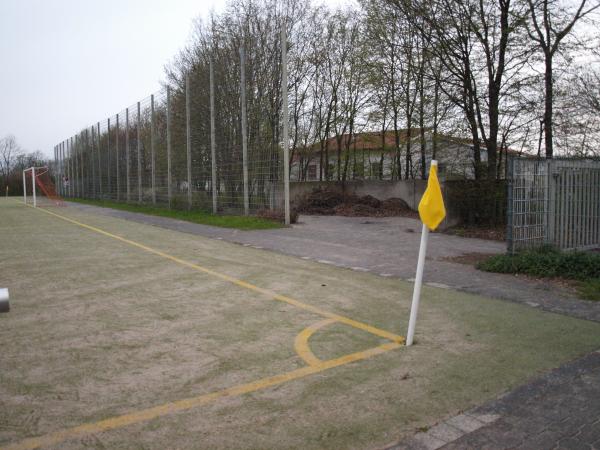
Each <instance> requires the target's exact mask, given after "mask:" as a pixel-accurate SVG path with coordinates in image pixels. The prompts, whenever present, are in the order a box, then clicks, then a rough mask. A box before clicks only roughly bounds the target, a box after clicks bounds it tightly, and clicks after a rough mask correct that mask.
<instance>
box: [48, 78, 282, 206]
mask: <svg viewBox="0 0 600 450" xmlns="http://www.w3.org/2000/svg"><path fill="white" fill-rule="evenodd" d="M204 75H206V76H204ZM208 75H209V74H208V71H207V72H206V74H204V73H201V72H199V73H197V74H195V75H194V77H192V78H191V79H189V80H188V81H187V83H184V84H183V85H182V86H179V87H175V88H165V89H163V90H161V91H159V92H157V93H155V94H153V95H151V96H149V97H147V98H145V99H143V100H141V101H140V102H138V103H136V104H134V105H131V106H129V107H127V108H125V110H123V111H121V112H119V113H118V114H116V115H114V116H111V117H109V118H106V119H104V120H102V121H100V122H97V123H96V124H94V125H92V126H89V127H87V128H86V129H84V130H81V131H80V132H79V133H77V134H76V135H75V136H73V137H70V138H69V139H66V140H65V141H63V142H61V143H60V144H58V145H57V147H56V148H57V151H56V153H55V154H56V159H57V161H56V164H55V170H56V171H58V174H57V177H56V178H57V179H59V180H60V183H59V187H58V188H59V193H60V195H62V196H63V197H71V198H83V199H98V200H112V201H122V202H129V203H137V204H151V205H159V206H168V207H172V208H178V209H200V210H204V211H212V212H216V213H222V214H255V213H257V212H259V211H260V210H263V209H269V210H283V206H284V198H283V193H284V188H283V183H284V180H283V153H282V152H283V151H282V145H281V142H280V139H279V135H280V133H279V126H280V117H279V115H278V114H277V115H275V116H273V117H272V119H273V120H271V121H270V126H269V127H265V126H264V121H260V123H259V121H253V120H248V123H247V138H246V139H247V152H246V156H244V151H243V149H244V140H243V134H242V123H241V122H242V114H241V110H240V103H239V102H232V101H231V97H232V96H231V95H225V94H226V93H225V92H224V91H222V90H220V89H219V87H218V84H217V86H215V91H214V109H213V112H212V113H213V114H214V118H213V120H214V127H215V129H214V134H213V133H211V106H210V88H209V86H210V83H209V79H208ZM205 78H206V79H205ZM261 107H264V105H262V104H261V102H260V100H259V99H253V100H252V104H251V105H249V106H248V108H253V109H254V110H255V111H254V112H255V113H256V114H261ZM263 112H264V111H263ZM256 114H254V115H252V117H258V116H257V115H256ZM213 148H214V155H213ZM245 171H246V173H247V175H246V176H245V174H244V172H245Z"/></svg>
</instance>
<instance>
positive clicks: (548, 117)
mask: <svg viewBox="0 0 600 450" xmlns="http://www.w3.org/2000/svg"><path fill="white" fill-rule="evenodd" d="M552 81H553V80H552V56H551V55H549V54H548V55H546V72H545V74H544V82H545V88H546V101H545V105H544V106H545V109H544V141H545V144H546V158H547V159H552V157H553V156H554V148H553V142H552V102H553V98H554V83H553V82H552Z"/></svg>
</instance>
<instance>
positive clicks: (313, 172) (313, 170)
mask: <svg viewBox="0 0 600 450" xmlns="http://www.w3.org/2000/svg"><path fill="white" fill-rule="evenodd" d="M307 179H308V180H309V181H312V180H316V179H317V165H316V164H311V165H310V166H308V176H307Z"/></svg>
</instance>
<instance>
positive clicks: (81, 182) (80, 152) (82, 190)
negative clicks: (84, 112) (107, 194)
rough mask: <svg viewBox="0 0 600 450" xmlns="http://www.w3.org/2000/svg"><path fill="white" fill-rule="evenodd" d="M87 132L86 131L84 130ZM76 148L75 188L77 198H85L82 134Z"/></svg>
mask: <svg viewBox="0 0 600 450" xmlns="http://www.w3.org/2000/svg"><path fill="white" fill-rule="evenodd" d="M86 131H87V130H86ZM77 141H78V142H77V146H76V149H75V151H76V152H77V154H78V155H79V183H78V186H77V188H78V189H79V197H80V198H85V191H86V189H85V181H84V180H85V175H84V167H85V166H84V164H83V156H84V149H85V140H84V134H83V133H82V134H81V135H80V136H79V139H78V140H77Z"/></svg>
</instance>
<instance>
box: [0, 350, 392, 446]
mask: <svg viewBox="0 0 600 450" xmlns="http://www.w3.org/2000/svg"><path fill="white" fill-rule="evenodd" d="M400 347H402V345H401V344H398V343H396V342H388V343H386V344H383V345H380V346H378V347H374V348H371V349H369V350H364V351H362V352H356V353H351V354H349V355H346V356H342V357H340V358H335V359H329V360H326V361H320V362H319V365H317V366H306V367H302V368H301V369H296V370H292V371H291V372H286V373H283V374H280V375H275V376H272V377H267V378H261V379H260V380H257V381H252V382H250V383H246V384H240V385H238V386H233V387H230V388H227V389H223V390H221V391H216V392H211V393H209V394H204V395H199V396H197V397H192V398H186V399H183V400H178V401H175V402H169V403H165V404H162V405H158V406H154V407H152V408H147V409H143V410H141V411H136V412H133V413H129V414H123V415H121V416H116V417H111V418H108V419H104V420H100V421H98V422H92V423H86V424H83V425H79V426H76V427H72V428H66V429H64V430H59V431H55V432H53V433H48V434H46V435H43V436H38V437H34V438H29V439H25V440H23V441H21V442H17V443H15V444H12V445H9V446H7V447H3V448H0V450H31V449H35V448H39V447H49V446H52V445H58V444H60V443H62V442H64V441H66V440H69V439H74V438H80V437H82V436H85V435H89V434H94V433H102V432H104V431H109V430H114V429H117V428H123V427H126V426H128V425H133V424H138V423H141V422H147V421H149V420H152V419H156V418H159V417H162V416H166V415H169V414H174V413H177V412H181V411H187V410H189V409H192V408H196V407H198V406H202V405H206V404H208V403H211V402H214V401H216V400H219V399H222V398H227V397H236V396H239V395H243V394H248V393H250V392H255V391H259V390H261V389H265V388H268V387H272V386H276V385H278V384H282V383H285V382H288V381H292V380H297V379H300V378H304V377H306V376H308V375H312V374H315V373H318V372H323V371H325V370H329V369H333V368H334V367H339V366H343V365H346V364H349V363H352V362H355V361H360V360H363V359H367V358H371V357H373V356H376V355H381V354H382V353H385V352H388V351H390V350H394V349H397V348H400Z"/></svg>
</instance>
